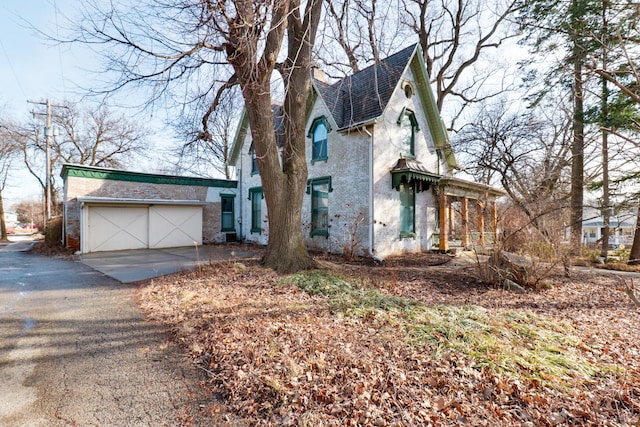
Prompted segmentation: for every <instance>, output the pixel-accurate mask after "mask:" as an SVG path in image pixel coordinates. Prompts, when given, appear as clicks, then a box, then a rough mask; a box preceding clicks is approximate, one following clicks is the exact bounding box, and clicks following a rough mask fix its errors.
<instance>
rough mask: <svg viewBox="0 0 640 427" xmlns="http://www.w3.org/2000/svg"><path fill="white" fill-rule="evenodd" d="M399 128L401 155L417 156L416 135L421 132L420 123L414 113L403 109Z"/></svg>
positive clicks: (399, 119)
mask: <svg viewBox="0 0 640 427" xmlns="http://www.w3.org/2000/svg"><path fill="white" fill-rule="evenodd" d="M397 123H398V126H400V145H401V147H402V153H401V155H402V156H403V157H413V156H415V154H416V153H415V139H416V133H417V132H418V131H419V130H420V128H419V127H418V121H417V120H416V115H415V114H414V113H413V111H411V110H409V109H407V108H403V109H402V112H401V113H400V117H398V121H397Z"/></svg>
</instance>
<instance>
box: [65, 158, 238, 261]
mask: <svg viewBox="0 0 640 427" xmlns="http://www.w3.org/2000/svg"><path fill="white" fill-rule="evenodd" d="M61 176H62V178H63V181H64V214H63V216H64V218H63V239H64V242H63V243H64V244H65V246H67V247H69V248H73V249H78V250H80V251H81V252H82V253H88V252H100V251H115V250H125V249H142V248H168V247H180V246H192V245H194V244H198V245H201V244H203V243H219V242H229V241H235V240H236V239H237V235H236V226H237V217H236V211H239V210H238V209H236V207H235V204H236V195H237V186H238V183H237V181H228V180H223V179H209V178H195V177H184V176H173V175H159V174H148V173H140V172H130V171H123V170H116V169H107V168H99V167H94V166H82V165H74V164H65V165H63V167H62V173H61Z"/></svg>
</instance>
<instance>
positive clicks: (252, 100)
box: [74, 0, 322, 271]
mask: <svg viewBox="0 0 640 427" xmlns="http://www.w3.org/2000/svg"><path fill="white" fill-rule="evenodd" d="M321 9H322V1H321V0H310V1H308V2H305V3H304V5H301V2H300V1H299V0H274V1H272V2H266V3H265V2H263V1H259V0H226V1H225V0H220V1H217V2H213V3H212V2H200V1H197V0H178V1H175V2H164V1H161V0H146V1H142V2H137V3H136V4H135V5H131V4H130V3H126V4H120V5H118V4H116V3H115V2H110V3H109V4H108V5H106V8H104V9H103V8H102V7H101V5H100V4H98V3H97V2H94V1H89V2H88V3H85V9H84V14H83V17H82V18H81V19H80V21H79V22H78V23H77V24H78V25H77V29H78V32H77V33H76V34H77V37H76V38H75V39H74V41H77V42H81V43H86V44H88V45H91V46H100V47H101V49H100V54H102V55H103V58H104V59H105V64H106V70H107V71H109V72H111V73H112V75H113V73H114V72H115V73H117V76H118V78H117V79H116V81H114V82H113V85H110V86H109V87H108V88H105V89H104V91H103V93H107V94H109V93H115V92H118V91H119V90H122V89H124V88H127V90H129V89H132V88H135V87H147V88H151V89H152V90H151V92H147V93H148V94H149V97H148V101H149V102H150V103H153V102H154V101H156V100H159V99H162V100H163V101H166V102H167V103H169V102H170V101H173V102H175V103H177V104H179V105H182V106H185V107H189V106H190V105H192V104H193V103H195V102H197V100H198V99H206V100H207V102H210V107H209V108H208V109H207V111H206V113H205V114H204V116H203V117H202V120H201V123H202V126H203V128H202V134H201V135H200V138H201V139H205V140H206V139H208V138H211V130H210V129H209V120H208V119H209V117H210V116H211V114H213V111H215V110H216V108H217V106H218V104H219V102H220V98H221V97H222V94H223V93H224V92H225V91H226V90H228V89H229V88H231V87H233V86H236V85H237V86H239V87H240V89H241V91H242V96H243V98H244V103H245V109H246V112H247V117H248V120H249V126H250V129H251V135H252V140H253V144H254V148H255V152H256V155H257V158H258V167H259V169H260V175H261V177H262V182H263V188H264V196H265V199H266V203H267V209H268V212H269V216H268V218H269V244H268V248H267V251H266V254H265V256H264V259H263V262H264V264H265V265H267V266H269V267H273V268H275V269H277V270H281V271H295V270H298V269H301V268H308V267H311V266H313V265H314V263H313V260H312V259H311V257H310V256H309V254H308V253H307V250H306V247H305V246H304V241H303V238H302V219H301V211H302V200H303V196H304V192H305V187H306V179H307V165H306V161H305V133H304V129H305V104H306V101H307V98H308V95H309V93H310V89H311V81H310V80H311V77H310V68H311V54H312V49H313V45H314V42H315V36H316V32H317V28H318V25H319V20H320V14H321ZM279 61H280V62H279ZM275 71H277V72H278V73H279V75H280V77H281V78H282V87H283V94H284V96H283V98H284V102H283V104H282V111H283V141H284V145H283V147H282V150H281V152H280V151H279V149H278V146H277V145H276V135H275V129H274V120H273V112H272V109H271V106H272V97H273V95H274V93H273V88H272V79H273V78H274V77H275V75H274V73H275ZM187 88H190V89H189V90H188V89H187ZM185 93H186V94H187V95H186V98H185Z"/></svg>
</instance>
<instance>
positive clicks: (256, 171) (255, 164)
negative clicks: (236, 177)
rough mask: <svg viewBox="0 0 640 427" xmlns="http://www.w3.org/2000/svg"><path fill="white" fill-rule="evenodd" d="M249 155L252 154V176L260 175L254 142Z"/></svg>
mask: <svg viewBox="0 0 640 427" xmlns="http://www.w3.org/2000/svg"><path fill="white" fill-rule="evenodd" d="M249 154H251V175H258V174H260V169H258V158H257V157H256V149H255V148H254V147H253V142H252V143H251V148H249Z"/></svg>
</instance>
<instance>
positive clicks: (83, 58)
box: [0, 0, 170, 208]
mask: <svg viewBox="0 0 640 427" xmlns="http://www.w3.org/2000/svg"><path fill="white" fill-rule="evenodd" d="M79 4H80V3H79V0H2V2H1V3H0V64H2V65H1V66H0V82H2V84H1V85H0V114H3V115H4V116H8V117H10V118H13V119H16V120H19V121H24V120H26V119H28V118H29V117H30V113H29V112H30V111H31V110H33V109H34V108H42V107H36V106H34V105H33V104H29V103H27V100H34V101H44V100H46V99H47V98H49V99H51V101H52V103H56V102H62V101H64V100H70V101H73V100H77V99H78V98H79V93H80V88H81V87H91V86H95V84H92V82H95V80H96V79H97V75H96V74H92V73H91V72H90V71H89V70H96V69H98V68H99V58H98V57H97V56H96V55H95V54H94V53H93V52H91V51H90V50H89V49H88V48H86V47H83V46H81V45H55V44H53V43H51V42H50V41H47V40H45V38H44V37H43V36H42V35H39V34H37V31H35V30H34V29H32V28H29V26H33V27H35V28H38V29H41V30H42V31H43V32H45V33H47V34H53V35H56V34H58V35H60V36H61V37H62V36H64V35H65V34H66V32H67V30H66V28H68V25H69V24H68V22H69V18H74V17H75V16H76V13H77V11H78V5H79ZM41 111H43V110H41ZM157 122H158V124H156V125H153V126H154V128H155V130H156V131H158V132H159V133H160V134H163V135H164V137H168V139H170V135H169V133H168V132H167V131H164V132H163V131H160V129H161V128H162V125H161V124H160V123H159V122H160V120H159V119H158V120H157ZM43 126H44V118H43ZM22 169H23V165H22V163H21V162H20V161H18V162H16V163H15V167H14V171H13V172H12V173H11V175H10V178H9V181H8V183H7V187H6V188H5V191H4V193H3V196H4V199H5V208H9V207H10V206H11V205H12V204H14V203H15V202H17V201H19V200H22V199H31V200H38V199H39V198H40V197H41V194H40V193H41V191H40V189H39V187H38V185H37V182H36V180H35V178H33V177H32V176H31V175H29V174H28V173H27V172H26V171H25V170H22ZM54 173H57V171H54Z"/></svg>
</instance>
